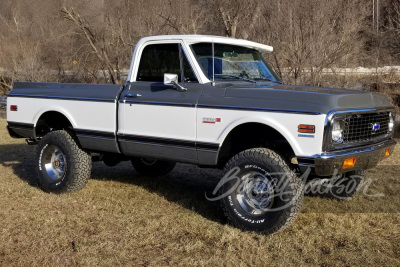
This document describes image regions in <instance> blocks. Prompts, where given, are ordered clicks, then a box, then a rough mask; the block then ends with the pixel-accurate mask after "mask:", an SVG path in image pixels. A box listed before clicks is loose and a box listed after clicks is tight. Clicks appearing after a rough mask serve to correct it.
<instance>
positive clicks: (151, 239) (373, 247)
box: [0, 119, 400, 266]
mask: <svg viewBox="0 0 400 267" xmlns="http://www.w3.org/2000/svg"><path fill="white" fill-rule="evenodd" d="M5 125H6V122H5V120H4V119H0V266H56V265H61V266H116V265H120V266H121V265H123V266H126V265H131V266H132V265H135V266H166V265H178V266H187V265H196V266H197V265H200V266H204V265H207V266H214V265H216V266H227V265H228V266H248V265H252V266H265V265H269V264H271V265H277V266H290V265H300V266H301V265H311V266H350V265H355V266H361V265H376V266H399V265H400V214H399V213H400V199H399V193H398V192H399V191H400V179H399V178H400V177H399V176H400V175H399V173H400V159H399V154H400V149H399V146H397V148H396V151H395V152H394V155H393V156H392V157H391V158H389V159H387V160H386V161H384V162H382V164H380V165H379V166H377V167H376V168H374V169H372V170H371V171H369V173H368V177H369V178H372V179H373V183H372V184H371V186H370V187H369V189H368V193H369V194H375V193H383V194H384V195H385V196H384V197H368V196H366V195H364V194H361V195H358V196H357V197H355V198H354V199H352V200H350V201H335V200H329V199H321V198H316V197H306V198H305V203H304V207H303V210H302V213H301V214H300V215H299V217H298V218H297V219H296V221H295V222H294V223H293V224H292V225H291V226H290V227H289V228H287V229H286V230H284V231H282V232H279V233H276V234H273V235H270V236H265V235H261V234H258V233H254V232H243V231H241V230H238V229H236V228H234V227H231V226H229V225H227V224H226V223H225V219H224V218H223V216H222V215H221V212H220V210H219V207H218V204H217V203H214V202H209V201H207V200H206V199H205V197H204V194H205V192H207V193H208V194H210V193H211V192H212V190H213V188H214V186H215V185H216V183H217V182H218V179H219V177H220V172H219V171H215V170H209V169H200V168H197V167H195V166H191V165H184V164H179V165H178V167H177V168H176V169H175V170H174V171H173V172H172V173H171V174H169V175H167V176H165V177H160V178H149V177H145V176H141V175H139V174H137V173H136V172H135V171H134V170H133V168H132V167H131V166H130V164H128V163H121V164H120V165H117V166H116V167H112V168H110V167H106V166H105V165H103V164H102V163H100V162H96V163H94V164H93V170H92V179H91V180H90V181H89V183H88V185H87V187H86V188H85V189H83V190H81V191H79V192H76V193H72V194H63V195H55V194H47V193H44V192H43V191H41V190H40V189H38V188H37V187H35V186H34V185H32V178H34V177H35V175H36V173H35V169H34V162H33V158H34V152H35V147H34V146H27V145H25V144H24V141H23V140H20V139H12V138H10V137H9V136H8V134H7V132H6V130H5Z"/></svg>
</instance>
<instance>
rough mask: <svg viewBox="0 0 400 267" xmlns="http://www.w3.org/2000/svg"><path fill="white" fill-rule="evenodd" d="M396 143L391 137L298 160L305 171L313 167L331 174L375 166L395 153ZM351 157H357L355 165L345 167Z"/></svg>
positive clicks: (317, 172) (322, 174)
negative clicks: (378, 141)
mask: <svg viewBox="0 0 400 267" xmlns="http://www.w3.org/2000/svg"><path fill="white" fill-rule="evenodd" d="M395 145H396V141H395V140H393V139H389V140H386V141H383V142H380V143H376V144H373V145H370V146H363V147H358V148H352V149H345V150H340V151H335V152H328V153H323V154H320V155H315V156H314V157H298V158H297V161H298V163H299V166H300V168H301V169H302V170H303V171H304V170H305V169H307V168H309V167H311V168H313V169H314V171H315V173H316V174H317V175H319V176H330V175H332V174H334V173H344V172H349V171H354V170H366V169H369V168H373V167H375V166H376V165H377V164H378V162H379V161H381V160H383V159H384V158H387V157H389V156H390V155H391V154H392V153H393V149H394V147H395ZM388 149H390V153H389V155H387V156H386V157H385V154H386V151H387V150H388ZM350 158H356V159H357V160H356V163H355V165H354V167H352V168H346V169H343V168H342V167H343V163H344V161H345V160H346V159H350Z"/></svg>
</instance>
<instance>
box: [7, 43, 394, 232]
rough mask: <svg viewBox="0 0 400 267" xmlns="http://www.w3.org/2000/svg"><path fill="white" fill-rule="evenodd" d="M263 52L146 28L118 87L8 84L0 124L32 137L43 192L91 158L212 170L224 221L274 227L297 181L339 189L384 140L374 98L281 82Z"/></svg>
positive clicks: (68, 183)
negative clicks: (219, 171) (149, 32)
mask: <svg viewBox="0 0 400 267" xmlns="http://www.w3.org/2000/svg"><path fill="white" fill-rule="evenodd" d="M272 51H273V48H272V47H271V46H268V45H264V44H260V43H256V42H251V41H247V40H240V39H234V38H227V37H218V36H204V35H168V36H152V37H146V38H143V39H141V40H140V41H139V42H138V43H137V45H136V48H135V50H134V53H133V57H132V62H131V65H130V70H129V74H128V78H127V82H126V84H125V85H124V86H120V85H95V84H67V83H65V84H64V83H33V82H15V83H14V86H13V89H12V90H11V91H10V93H9V95H8V97H7V123H8V125H7V128H8V131H9V134H10V135H11V136H12V137H14V138H26V142H27V143H28V144H31V145H37V152H36V159H35V160H36V166H37V172H38V178H37V180H38V184H39V185H40V186H41V188H42V189H43V190H45V191H47V192H54V193H61V192H71V191H76V190H79V189H82V188H83V187H84V186H85V185H86V183H87V181H88V179H89V177H90V173H91V163H92V158H94V156H96V157H97V159H100V160H102V161H103V162H104V163H105V164H106V165H110V166H114V165H116V164H118V163H119V162H120V161H124V160H130V161H131V162H132V165H133V167H134V168H135V169H136V171H137V172H138V173H141V174H143V175H166V174H167V173H169V172H170V171H171V170H172V169H173V168H174V166H175V164H176V162H184V163H191V164H196V165H198V166H200V167H214V168H223V169H224V173H225V174H224V176H223V177H222V179H221V181H220V182H219V183H218V185H217V186H216V188H215V190H214V192H213V194H214V195H206V197H207V198H208V199H212V200H218V201H220V203H221V207H222V210H223V213H224V214H225V215H226V216H227V218H228V220H229V221H230V222H231V223H233V224H234V225H235V226H237V227H240V228H242V229H247V230H254V231H261V232H265V233H272V232H276V231H278V230H280V229H283V228H285V227H286V226H287V225H289V224H290V223H291V222H292V221H293V220H294V218H295V216H296V215H297V214H298V213H299V211H300V209H301V205H302V201H303V196H304V190H305V188H306V186H311V188H314V189H315V187H319V189H321V188H323V189H324V190H315V192H317V193H319V194H321V195H325V196H336V197H339V198H349V197H351V196H352V195H354V194H355V193H356V192H357V190H358V189H359V185H361V184H362V178H363V170H365V169H368V168H372V167H374V166H376V164H377V163H378V162H379V161H381V160H382V159H384V158H386V157H388V156H390V155H391V153H392V151H393V148H394V146H395V144H396V142H395V140H394V139H393V128H394V117H395V110H394V108H393V107H392V106H391V104H390V102H389V101H388V99H387V98H386V96H383V95H379V94H374V93H370V92H365V91H354V90H347V89H333V88H319V87H306V86H298V85H285V84H283V83H282V81H281V79H280V78H279V77H278V76H277V75H276V73H275V72H274V71H273V69H272V68H271V67H270V65H269V64H268V63H267V61H266V60H265V58H264V57H263V56H262V54H264V53H270V52H272ZM354 185H356V186H354Z"/></svg>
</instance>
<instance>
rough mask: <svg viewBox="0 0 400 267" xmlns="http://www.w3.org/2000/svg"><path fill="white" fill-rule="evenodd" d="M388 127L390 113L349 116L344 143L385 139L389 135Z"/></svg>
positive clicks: (346, 121)
mask: <svg viewBox="0 0 400 267" xmlns="http://www.w3.org/2000/svg"><path fill="white" fill-rule="evenodd" d="M388 127H389V111H385V112H380V113H370V114H354V115H351V116H347V117H346V119H345V131H344V135H343V143H353V142H363V141H369V140H376V139H381V138H382V139H383V138H384V137H386V136H387V134H388Z"/></svg>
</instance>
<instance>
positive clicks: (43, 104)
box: [7, 97, 116, 132]
mask: <svg viewBox="0 0 400 267" xmlns="http://www.w3.org/2000/svg"><path fill="white" fill-rule="evenodd" d="M7 102H8V106H10V105H18V111H9V110H7V120H8V121H12V122H20V123H32V124H34V125H36V123H37V121H38V120H39V118H40V116H41V115H43V114H44V113H45V112H47V111H57V112H59V113H61V114H63V115H64V116H65V117H66V118H67V119H68V120H69V121H70V122H71V124H72V126H73V127H74V128H76V129H88V130H94V131H104V132H115V125H116V123H115V119H116V114H115V103H112V102H89V101H74V100H58V99H41V98H24V97H9V98H8V99H7Z"/></svg>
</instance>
